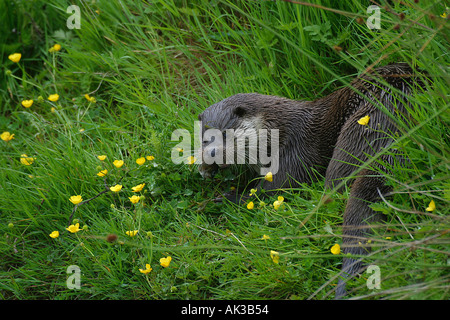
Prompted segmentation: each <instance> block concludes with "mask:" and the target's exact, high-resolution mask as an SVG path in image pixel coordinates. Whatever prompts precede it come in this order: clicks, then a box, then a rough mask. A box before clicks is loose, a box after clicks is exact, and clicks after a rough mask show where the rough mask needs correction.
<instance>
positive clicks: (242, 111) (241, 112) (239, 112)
mask: <svg viewBox="0 0 450 320" xmlns="http://www.w3.org/2000/svg"><path fill="white" fill-rule="evenodd" d="M246 112H247V111H246V110H245V108H243V107H236V108H234V110H233V113H234V114H235V115H237V116H238V117H242V116H243V115H244V114H245V113H246Z"/></svg>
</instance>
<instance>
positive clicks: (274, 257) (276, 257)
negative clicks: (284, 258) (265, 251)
mask: <svg viewBox="0 0 450 320" xmlns="http://www.w3.org/2000/svg"><path fill="white" fill-rule="evenodd" d="M270 257H271V258H272V261H273V262H275V263H278V262H280V254H279V253H278V252H277V251H273V250H270Z"/></svg>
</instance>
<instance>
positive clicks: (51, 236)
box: [49, 231, 59, 239]
mask: <svg viewBox="0 0 450 320" xmlns="http://www.w3.org/2000/svg"><path fill="white" fill-rule="evenodd" d="M49 236H50V238H53V239H55V238H58V237H59V231H53V232H52V233H50V234H49Z"/></svg>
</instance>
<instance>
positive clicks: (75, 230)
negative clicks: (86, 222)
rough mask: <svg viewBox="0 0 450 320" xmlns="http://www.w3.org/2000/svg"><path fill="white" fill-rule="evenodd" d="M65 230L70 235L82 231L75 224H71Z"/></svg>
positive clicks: (78, 225)
mask: <svg viewBox="0 0 450 320" xmlns="http://www.w3.org/2000/svg"><path fill="white" fill-rule="evenodd" d="M66 230H68V231H69V232H71V233H76V232H78V231H81V230H82V229H80V224H79V223H77V224H76V225H73V224H71V225H70V226H68V227H67V228H66Z"/></svg>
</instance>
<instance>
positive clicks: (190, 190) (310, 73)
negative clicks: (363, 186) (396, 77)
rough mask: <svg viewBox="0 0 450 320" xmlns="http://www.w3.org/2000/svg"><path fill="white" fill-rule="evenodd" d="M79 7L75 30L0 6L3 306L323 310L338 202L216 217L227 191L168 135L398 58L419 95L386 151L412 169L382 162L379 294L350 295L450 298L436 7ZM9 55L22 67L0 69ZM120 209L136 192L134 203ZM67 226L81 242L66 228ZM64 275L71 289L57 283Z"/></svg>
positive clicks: (57, 11) (335, 83) (16, 5)
mask: <svg viewBox="0 0 450 320" xmlns="http://www.w3.org/2000/svg"><path fill="white" fill-rule="evenodd" d="M75 2H76V3H77V4H78V5H79V8H80V12H81V20H80V21H81V25H80V29H69V28H68V27H67V25H66V22H67V19H68V18H69V17H70V16H71V13H67V12H66V10H67V7H68V6H69V4H68V2H66V1H63V0H51V1H8V2H1V4H0V12H2V16H1V17H2V18H1V20H2V21H4V23H3V25H2V26H1V28H3V29H2V30H1V31H2V32H1V33H0V44H1V47H0V50H1V54H2V62H3V65H2V72H1V74H0V84H1V86H0V110H1V113H0V133H2V132H10V134H14V138H13V139H11V140H10V141H4V140H1V141H0V150H1V154H0V256H1V259H0V297H1V298H3V299H307V298H312V299H327V298H330V297H332V294H331V295H329V293H330V291H331V290H332V289H333V288H334V286H335V285H336V283H337V279H336V277H335V276H336V275H337V274H338V272H339V270H340V263H341V260H342V254H340V255H333V254H332V253H331V252H330V248H331V247H332V246H333V245H334V244H336V243H338V244H339V243H341V237H340V233H341V232H340V225H341V223H342V212H343V209H344V207H345V204H346V199H347V197H348V193H344V194H336V193H333V194H330V197H332V199H333V200H334V201H332V202H331V203H328V204H327V205H324V204H322V202H321V199H322V198H323V196H324V194H325V193H324V187H323V182H318V183H316V184H313V185H305V186H303V187H302V188H301V190H286V192H285V193H284V194H283V196H284V199H285V200H284V204H283V206H282V207H281V208H280V209H278V210H275V209H274V207H273V206H271V204H272V203H273V202H274V201H275V200H276V199H264V201H265V203H264V204H262V203H260V201H259V200H255V201H254V202H255V207H254V208H253V209H248V208H247V207H246V206H245V205H244V206H233V205H228V204H222V205H219V204H216V203H213V202H211V201H210V200H211V199H212V198H214V197H215V196H217V195H218V194H219V193H220V192H221V191H223V190H228V189H229V188H230V187H232V186H233V180H232V179H231V177H230V176H228V175H226V174H224V175H221V176H220V175H219V176H217V177H216V178H215V180H213V181H207V180H206V181H205V180H202V179H201V177H200V175H199V173H198V171H197V170H196V168H195V166H193V165H189V164H174V163H173V162H172V161H171V149H172V147H173V146H174V145H175V144H176V142H173V141H171V134H172V132H173V131H174V130H175V129H178V128H182V129H187V130H189V131H190V132H192V131H193V121H195V120H196V119H197V115H198V113H200V112H201V111H202V110H204V109H205V108H206V107H207V106H209V105H211V104H213V103H215V102H217V101H220V100H222V99H224V98H225V97H228V96H230V95H232V94H235V93H239V92H259V93H263V94H272V95H280V96H284V97H288V98H292V99H309V100H312V99H317V98H318V97H323V96H325V95H327V94H329V93H331V92H332V91H334V90H336V89H338V88H340V87H342V86H345V85H347V84H348V83H349V82H350V81H351V79H353V78H354V77H355V76H356V75H357V74H359V73H360V72H362V71H363V70H365V69H366V68H368V67H369V66H382V65H385V64H387V63H391V62H399V61H405V62H408V63H410V64H411V65H414V66H417V67H420V68H421V69H422V70H424V71H425V72H426V73H427V74H428V76H429V78H430V79H431V85H429V86H428V85H427V88H426V89H427V91H422V90H416V92H415V93H414V96H413V97H412V98H411V102H412V104H413V106H414V107H415V108H414V110H415V111H414V112H413V125H412V127H411V128H409V129H405V130H404V131H403V132H402V133H401V134H400V135H399V137H398V139H397V142H396V143H395V144H394V145H393V146H392V148H395V149H396V150H399V151H401V152H402V153H404V154H405V155H406V156H407V158H408V160H409V161H408V165H407V166H403V167H400V166H399V167H395V168H393V172H392V174H391V175H390V176H389V183H390V184H392V186H393V189H394V192H393V194H392V196H391V197H389V199H386V202H381V203H380V204H377V205H376V206H375V208H376V209H377V210H379V211H381V212H383V213H384V214H385V215H386V221H387V222H386V225H384V226H381V227H380V228H377V230H376V231H377V232H376V233H375V235H374V237H373V241H372V243H373V246H374V250H373V252H374V253H373V254H372V255H370V256H369V257H368V261H370V263H373V264H376V265H378V266H379V267H380V270H381V277H382V282H381V289H380V290H375V291H373V290H369V289H367V287H366V279H367V277H368V275H363V276H362V277H361V278H359V279H357V280H356V281H355V282H354V283H353V284H352V285H351V287H352V288H354V289H355V290H354V292H352V293H351V296H352V297H360V298H369V297H375V298H379V297H384V298H387V299H409V298H412V299H448V298H449V296H450V293H449V288H450V286H449V284H450V282H449V280H450V278H449V268H450V266H449V256H448V253H449V236H448V231H449V220H448V211H449V200H450V192H449V187H450V185H449V181H450V179H449V178H450V176H449V161H448V155H449V142H450V141H449V140H450V138H449V122H450V115H449V112H448V110H449V109H448V107H449V87H450V86H449V84H450V78H449V75H448V66H449V62H450V58H449V55H448V43H449V22H448V19H447V18H445V13H450V12H448V9H446V7H445V3H444V1H403V3H402V4H400V3H398V2H397V1H393V3H392V4H391V5H389V6H388V7H382V8H381V26H380V29H379V30H370V29H368V28H367V25H366V23H365V22H366V21H367V19H368V17H369V14H368V13H367V11H366V9H367V7H368V5H370V3H369V2H367V3H366V2H364V1H362V2H360V1H340V2H339V4H336V1H322V2H321V5H320V6H318V5H316V6H310V5H304V4H296V3H289V2H286V1H228V0H214V1H206V0H196V1H176V0H168V1H120V2H119V1H92V2H81V1H80V2H78V1H75ZM416 2H418V3H416ZM7 13H8V14H7ZM55 44H59V45H60V46H61V48H60V50H58V47H54V45H55ZM51 48H53V50H51ZM16 52H17V53H21V54H22V56H21V58H20V61H18V62H13V61H12V60H11V59H8V57H9V55H11V54H13V53H16ZM53 94H58V95H59V98H58V100H56V101H50V100H49V96H50V95H53ZM86 95H88V96H86ZM24 100H33V104H32V105H31V106H30V107H24V106H23V105H22V101H24ZM52 100H55V99H52ZM4 137H5V138H6V136H4ZM5 140H8V139H5ZM23 155H26V156H23ZM101 155H104V156H106V158H105V159H104V160H100V159H99V158H98V156H101ZM185 156H186V157H187V156H188V155H185ZM142 158H144V160H145V161H144V162H143V163H142V161H143V160H142ZM138 159H140V160H139V161H137V160H138ZM115 160H122V161H123V162H124V164H123V165H122V166H121V167H117V166H116V165H114V163H113V162H114V161H115ZM104 170H107V173H106V175H104V176H102V174H100V175H98V174H99V173H100V172H102V171H103V172H104ZM144 183H145V186H144V187H143V188H142V190H141V191H136V192H134V191H133V190H132V187H136V186H138V185H140V184H144ZM115 185H122V189H121V190H120V191H118V192H113V191H109V188H110V187H111V186H115ZM76 195H81V197H82V199H83V202H82V203H79V204H77V205H76V204H73V203H72V202H71V201H69V198H70V197H71V196H76ZM133 195H137V196H142V197H141V198H140V200H139V201H138V202H137V203H135V204H134V203H132V202H131V201H130V197H132V196H133ZM432 200H433V201H434V203H435V209H434V210H430V211H427V210H426V209H427V208H429V205H430V202H431V201H432ZM74 219H76V220H75V221H74ZM77 223H79V228H80V229H82V230H81V231H79V232H76V233H71V232H69V231H68V230H66V227H67V226H68V225H76V224H77ZM134 230H138V232H137V233H136V234H135V235H133V234H134V233H132V232H130V231H134ZM54 231H58V232H59V236H58V237H55V238H52V237H50V234H51V233H52V232H54ZM127 232H128V233H127ZM271 251H276V252H278V256H279V261H277V259H276V258H274V256H273V254H272V257H271V254H270V253H271ZM168 256H170V257H171V258H172V260H171V262H170V264H169V265H168V266H163V265H161V263H160V259H161V258H166V257H168ZM146 264H149V265H150V267H151V268H152V270H151V271H150V272H149V273H143V272H141V271H140V269H141V270H145V269H146ZM71 265H76V266H78V267H79V269H80V271H81V288H80V289H78V290H77V289H70V288H68V287H67V285H66V281H67V279H68V277H69V276H70V274H67V268H68V267H69V266H71Z"/></svg>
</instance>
